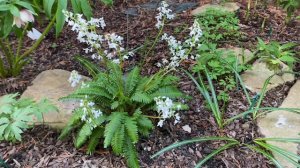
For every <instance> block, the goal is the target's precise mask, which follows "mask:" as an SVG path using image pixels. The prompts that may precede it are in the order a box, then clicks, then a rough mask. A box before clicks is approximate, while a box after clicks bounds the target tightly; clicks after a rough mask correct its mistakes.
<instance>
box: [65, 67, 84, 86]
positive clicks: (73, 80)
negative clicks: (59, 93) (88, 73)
mask: <svg viewBox="0 0 300 168" xmlns="http://www.w3.org/2000/svg"><path fill="white" fill-rule="evenodd" d="M81 78H82V77H81V75H79V74H78V72H77V71H75V70H73V71H72V72H71V74H70V77H69V80H68V81H69V82H70V83H71V86H72V87H75V86H76V85H77V84H78V83H79V82H80V80H81Z"/></svg>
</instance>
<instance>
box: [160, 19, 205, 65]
mask: <svg viewBox="0 0 300 168" xmlns="http://www.w3.org/2000/svg"><path fill="white" fill-rule="evenodd" d="M190 30H191V31H190V37H189V38H188V39H187V40H185V41H184V42H181V41H178V40H176V39H175V37H173V36H171V35H168V34H167V33H165V34H163V36H162V38H161V39H162V40H164V41H166V42H167V43H168V46H169V50H170V52H171V55H172V56H171V58H170V60H167V59H164V60H162V63H160V62H158V63H157V66H158V67H161V66H166V67H167V68H169V69H172V68H176V67H178V66H179V64H180V62H181V61H183V60H185V59H188V58H191V59H195V58H196V57H199V55H196V56H194V55H192V54H191V51H192V49H193V48H194V47H200V46H201V44H200V43H199V42H200V38H201V37H202V30H201V28H200V24H199V23H198V22H197V21H195V22H194V24H193V25H192V26H191V27H190Z"/></svg>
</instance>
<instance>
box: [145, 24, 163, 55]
mask: <svg viewBox="0 0 300 168" xmlns="http://www.w3.org/2000/svg"><path fill="white" fill-rule="evenodd" d="M165 20H166V19H165V18H164V19H163V24H162V26H161V28H160V30H159V32H158V34H157V36H156V38H155V40H154V42H153V44H152V46H151V47H150V49H149V50H148V52H147V53H146V55H145V56H144V58H146V57H147V56H148V55H149V54H150V52H151V51H152V50H153V48H154V46H155V45H156V44H157V42H158V40H159V37H160V36H161V34H162V32H163V30H164V26H165Z"/></svg>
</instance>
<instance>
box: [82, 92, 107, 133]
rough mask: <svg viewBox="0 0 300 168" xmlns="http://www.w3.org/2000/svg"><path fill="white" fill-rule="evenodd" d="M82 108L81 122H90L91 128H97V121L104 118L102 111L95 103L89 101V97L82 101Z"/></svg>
mask: <svg viewBox="0 0 300 168" xmlns="http://www.w3.org/2000/svg"><path fill="white" fill-rule="evenodd" d="M80 108H81V109H82V112H83V114H82V116H81V121H84V122H88V123H89V124H91V128H92V129H93V128H95V127H96V124H94V122H95V120H96V119H97V118H99V117H100V116H102V114H103V113H102V111H101V110H99V109H96V108H95V103H94V102H91V101H89V100H88V98H87V96H86V97H85V99H83V100H80Z"/></svg>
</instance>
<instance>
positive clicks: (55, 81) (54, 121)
mask: <svg viewBox="0 0 300 168" xmlns="http://www.w3.org/2000/svg"><path fill="white" fill-rule="evenodd" d="M69 76H70V72H69V71H65V70H60V69H54V70H47V71H44V72H42V73H40V74H39V75H38V76H37V77H36V78H35V79H34V80H33V81H32V86H29V87H28V88H27V89H26V90H25V92H24V93H23V94H22V96H21V98H32V99H34V100H35V101H39V100H41V99H43V98H47V99H49V100H50V101H51V102H52V103H53V104H54V105H56V106H57V107H58V109H59V112H49V113H46V114H44V123H45V124H46V125H49V126H51V127H54V128H62V127H64V126H65V125H66V123H67V122H68V120H69V118H70V116H71V114H72V111H73V110H74V109H75V108H76V107H78V102H75V101H67V102H61V101H58V99H59V98H62V97H64V96H67V95H69V94H71V93H72V92H73V91H74V90H75V88H72V87H71V86H70V83H69V82H68V79H69ZM83 80H89V78H87V77H83ZM34 124H42V122H37V121H36V120H35V122H34Z"/></svg>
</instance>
